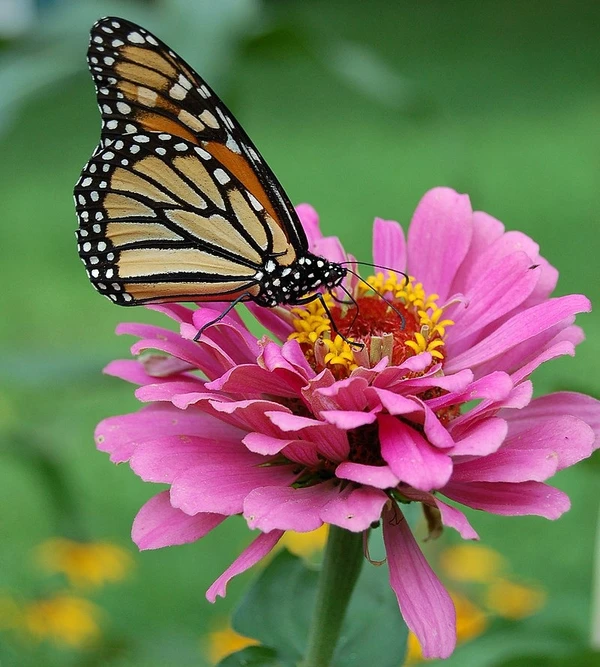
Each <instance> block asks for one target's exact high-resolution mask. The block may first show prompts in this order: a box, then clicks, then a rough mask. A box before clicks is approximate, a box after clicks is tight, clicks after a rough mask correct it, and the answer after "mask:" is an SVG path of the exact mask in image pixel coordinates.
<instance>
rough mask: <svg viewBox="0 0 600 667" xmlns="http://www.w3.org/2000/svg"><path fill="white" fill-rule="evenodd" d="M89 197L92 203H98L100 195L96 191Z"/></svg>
mask: <svg viewBox="0 0 600 667" xmlns="http://www.w3.org/2000/svg"><path fill="white" fill-rule="evenodd" d="M90 197H91V198H92V201H98V199H100V195H99V194H98V193H97V192H96V191H94V192H90Z"/></svg>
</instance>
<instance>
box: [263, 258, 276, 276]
mask: <svg viewBox="0 0 600 667" xmlns="http://www.w3.org/2000/svg"><path fill="white" fill-rule="evenodd" d="M276 268H277V265H276V264H275V262H274V261H273V260H272V259H270V260H269V261H268V262H267V263H266V264H265V271H266V272H267V273H273V271H275V269H276Z"/></svg>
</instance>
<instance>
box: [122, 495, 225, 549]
mask: <svg viewBox="0 0 600 667" xmlns="http://www.w3.org/2000/svg"><path fill="white" fill-rule="evenodd" d="M226 518H227V517H225V516H221V515H220V514H197V515H196V516H189V515H188V514H184V513H183V512H182V511H181V510H178V509H175V508H173V507H172V506H171V503H170V502H169V492H168V491H163V492H162V493H159V494H158V495H157V496H154V498H150V500H149V501H148V502H147V503H146V504H145V505H144V506H143V507H142V508H141V509H140V511H139V512H138V514H137V516H136V517H135V520H134V522H133V527H132V530H131V538H132V539H133V541H134V542H135V543H136V544H137V546H138V547H139V548H140V549H141V550H142V551H144V550H146V549H160V548H161V547H170V546H173V545H175V544H187V543H189V542H195V541H196V540H199V539H200V538H201V537H204V536H205V535H206V534H207V533H209V532H210V531H211V530H212V529H213V528H215V527H216V526H218V525H219V524H220V523H221V522H222V521H224V520H225V519H226Z"/></svg>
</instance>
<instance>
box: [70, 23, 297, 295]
mask: <svg viewBox="0 0 600 667" xmlns="http://www.w3.org/2000/svg"><path fill="white" fill-rule="evenodd" d="M88 62H89V66H90V71H91V72H92V76H93V78H94V82H95V84H96V89H97V95H98V105H99V108H100V112H101V114H102V121H103V124H102V137H101V142H100V145H99V147H98V149H97V151H96V152H95V154H94V156H93V157H92V160H91V161H90V163H89V164H88V165H87V167H86V169H85V170H84V172H83V173H82V177H81V179H80V181H79V183H78V185H77V187H76V193H75V194H76V199H77V200H78V201H77V204H78V213H79V216H80V222H81V226H82V229H81V232H82V233H83V232H84V231H86V232H87V233H88V235H89V236H91V235H92V233H94V238H96V239H97V243H100V244H102V243H105V244H106V246H107V248H108V247H110V246H113V247H114V246H115V238H113V234H116V232H115V229H116V227H115V226H114V225H115V224H117V222H114V224H113V223H112V222H111V223H108V224H105V225H101V226H100V231H99V232H97V233H96V232H93V230H94V228H96V229H97V228H98V225H97V224H96V225H95V227H94V224H95V222H98V221H97V220H96V217H97V216H101V215H105V216H107V219H108V218H109V217H110V216H112V218H113V219H114V218H115V217H116V218H118V224H120V225H121V227H120V228H119V233H118V237H119V239H121V240H123V239H125V238H126V239H127V240H128V242H129V243H136V242H137V243H138V244H139V247H140V248H145V247H150V248H162V249H163V250H166V249H168V250H169V251H174V250H173V249H174V248H175V247H177V248H178V249H183V248H185V249H187V250H188V251H191V250H194V249H195V250H202V249H206V248H208V250H207V251H208V252H209V253H211V254H214V255H216V256H218V257H220V258H221V259H225V258H229V259H232V261H237V262H238V263H239V264H240V265H241V266H243V267H244V268H254V269H255V272H256V271H257V270H258V269H259V268H260V267H261V266H264V265H265V264H266V263H267V262H268V261H269V259H270V258H271V257H272V256H273V255H275V256H277V257H278V260H277V261H278V263H280V264H286V265H287V264H292V263H293V262H294V261H295V260H296V258H297V256H298V255H302V254H304V252H305V251H306V249H307V241H306V236H305V234H304V231H303V230H302V227H301V225H300V222H299V220H298V218H297V216H296V213H295V211H294V209H293V207H292V205H291V204H290V202H289V200H288V198H287V196H286V195H285V192H284V191H283V189H282V188H281V186H280V185H279V183H278V182H277V180H276V178H275V176H274V175H273V173H272V172H271V170H270V169H269V167H268V166H267V165H266V163H265V162H264V160H263V159H262V157H261V156H260V155H259V153H258V151H257V150H256V148H255V147H254V146H253V144H252V142H251V141H250V139H249V138H248V136H247V135H246V133H245V132H244V130H243V129H242V128H241V127H240V125H239V124H238V123H237V122H236V121H235V120H234V119H233V117H232V115H231V114H230V112H229V111H228V110H227V108H226V107H225V105H223V103H222V102H221V100H220V99H219V98H218V97H217V95H216V94H215V93H214V92H213V91H212V90H211V89H210V88H209V86H208V85H207V84H206V83H205V82H204V81H203V80H202V79H201V78H200V77H199V76H198V75H197V74H196V73H195V72H194V70H193V69H192V68H191V67H190V66H189V65H187V64H186V63H185V62H184V61H183V60H182V59H181V58H179V57H178V56H177V55H176V54H175V53H174V52H173V51H171V50H170V49H169V48H168V47H167V46H166V45H165V44H163V43H162V42H161V41H160V40H159V39H158V38H157V37H155V36H154V35H152V34H151V33H149V32H148V31H146V30H145V29H143V28H141V27H139V26H136V25H134V24H132V23H129V22H128V21H124V20H123V19H120V18H118V19H117V18H106V19H102V20H100V21H99V22H98V23H96V24H95V25H94V27H93V28H92V32H91V39H90V48H89V52H88ZM136 137H144V138H146V139H147V141H143V140H141V141H138V140H136ZM160 137H168V139H160ZM178 140H179V141H178ZM161 142H162V143H161ZM178 144H179V145H180V146H186V151H182V152H187V153H188V154H189V155H192V154H193V155H194V156H195V157H194V160H195V162H194V166H193V168H192V163H191V161H190V162H189V164H187V163H185V161H183V160H182V159H181V158H182V157H183V156H182V155H179V154H178V152H177V148H176V146H177V145H178ZM121 145H122V147H121ZM116 146H118V147H117V148H115V147H116ZM136 147H137V152H135V153H131V150H132V148H133V150H134V151H135V150H136ZM194 148H197V149H198V151H197V152H194V151H193V149H194ZM106 152H108V153H109V154H115V156H116V157H115V158H114V159H111V158H109V159H108V160H107V159H106V158H105V157H102V156H103V155H104V156H105V155H106ZM123 160H126V161H128V162H129V164H122V161H123ZM174 161H178V162H179V163H180V164H179V166H175V165H174V164H173V162H174ZM119 162H120V164H117V163H119ZM107 165H109V168H108V173H109V174H110V178H104V179H103V181H98V184H97V185H98V187H97V188H96V189H90V188H92V186H91V185H83V184H84V183H88V181H89V179H90V178H91V179H92V181H94V179H95V176H94V174H99V170H102V169H106V168H107ZM94 168H95V169H96V171H95V172H92V173H90V169H94ZM105 173H106V172H105ZM101 183H104V186H101ZM86 189H88V190H89V192H87V194H86V192H85V190H86ZM94 192H95V193H96V194H95V195H94V197H95V198H96V199H94V198H92V194H93V193H94ZM124 198H125V199H124ZM126 200H130V201H126ZM200 200H202V201H204V202H206V205H207V207H206V209H202V207H201V204H200ZM131 201H133V202H135V203H134V204H131ZM82 202H83V203H82ZM173 202H175V203H173ZM124 211H128V214H127V215H125V214H124ZM200 212H201V213H202V216H203V219H204V220H205V222H204V223H202V224H200V223H199V222H198V216H199V215H200ZM209 213H210V215H209ZM84 215H86V217H87V219H84V217H83V216H84ZM211 215H212V216H215V217H213V218H212V222H211V217H210V216H211ZM125 225H128V226H127V227H126V226H125ZM228 225H229V228H228ZM159 228H160V229H159ZM182 229H185V230H186V233H185V235H183V236H182V239H177V238H175V237H174V234H177V235H180V236H181V231H182ZM229 230H230V233H231V237H232V240H231V243H230V245H229V246H228V245H227V243H225V244H224V245H223V237H227V236H228V235H229ZM138 232H139V233H140V236H139V237H137V236H136V234H137V233H138ZM81 240H82V241H83V244H82V245H81V248H84V247H88V245H86V244H91V239H90V238H87V239H86V237H85V236H84V238H83V239H81ZM169 244H170V245H169ZM171 246H173V247H171ZM101 247H103V246H101ZM119 247H121V246H119ZM129 249H130V248H126V250H129ZM131 250H133V248H131ZM238 251H242V252H238ZM80 252H81V254H82V258H83V259H84V263H85V264H86V266H87V268H88V270H89V271H90V272H91V278H92V280H93V281H97V280H100V279H99V277H98V276H99V275H100V271H101V268H102V267H100V266H95V265H94V266H91V259H92V258H93V257H96V259H98V264H100V257H98V256H97V255H93V254H91V255H88V254H86V252H87V251H84V250H81V251H80ZM122 253H124V250H117V252H112V253H107V254H112V255H113V256H114V259H113V260H106V258H105V259H104V260H103V261H104V264H103V266H106V268H107V270H108V271H109V273H110V269H112V270H113V275H114V274H115V273H116V274H117V275H116V280H115V281H114V282H115V284H119V285H120V286H121V289H122V290H123V291H122V292H121V293H122V294H123V295H124V296H123V297H122V298H121V297H120V296H118V295H117V294H115V293H112V292H110V291H106V292H105V293H107V294H109V295H110V294H111V293H112V294H113V296H114V297H116V300H117V302H119V303H139V302H140V301H142V300H143V301H144V302H145V301H150V300H155V301H159V300H165V298H169V299H173V300H174V299H175V296H178V295H175V294H171V292H172V289H171V286H170V282H171V281H173V282H178V283H180V287H181V281H175V278H174V276H176V275H177V276H179V273H181V272H179V273H177V274H176V273H173V272H170V271H164V270H163V271H161V272H159V273H158V274H153V275H155V278H156V280H155V281H149V282H148V284H155V285H156V292H155V293H152V290H151V288H148V289H147V290H146V292H144V296H143V297H141V296H140V294H141V292H139V291H138V292H129V291H127V289H126V288H125V286H126V285H127V284H130V283H127V282H126V281H125V279H124V276H122V275H121V274H122V273H123V270H124V267H122V268H121V267H120V263H121V262H122V261H123V259H122V258H123V257H129V256H130V255H123V254H122ZM163 254H164V253H163ZM138 255H139V256H140V258H141V257H142V255H141V253H138ZM162 256H163V255H161V254H159V255H157V256H156V257H155V259H156V262H155V261H152V262H150V263H151V264H152V266H153V267H155V268H157V267H158V265H157V262H158V260H159V257H162ZM197 258H198V259H200V256H198V257H197ZM145 259H146V260H149V259H150V258H149V257H148V256H146V257H145ZM178 259H183V255H180V256H179V257H178ZM191 261H192V254H191V253H188V261H186V262H184V265H185V266H186V267H189V266H190V262H191ZM111 262H113V263H114V265H111V266H108V263H111ZM203 266H204V268H205V269H206V265H203ZM120 268H121V270H120V271H119V269H120ZM95 270H96V271H97V272H98V276H96V275H95ZM184 273H186V275H188V274H189V275H191V274H192V273H193V274H194V276H195V277H194V279H198V280H199V281H201V282H202V283H203V284H202V285H200V286H199V289H198V290H197V291H196V293H194V294H191V292H192V291H193V290H192V288H191V287H190V288H189V290H190V291H189V292H187V291H186V292H185V294H184V293H183V292H181V293H180V294H179V296H186V298H188V299H190V300H191V297H194V298H195V299H196V300H207V299H208V298H213V297H212V292H211V294H210V295H209V294H208V293H207V290H208V291H210V290H211V289H212V288H209V287H207V285H205V284H204V283H205V282H206V283H209V282H210V284H212V285H217V284H218V282H217V277H222V275H223V274H222V273H221V272H215V274H214V275H213V281H212V282H211V281H207V280H206V279H205V278H201V277H199V276H198V275H197V274H198V273H202V272H198V271H196V272H195V273H194V272H189V271H186V272H184ZM204 273H206V271H204ZM225 275H227V276H229V274H225ZM165 276H170V277H169V278H168V279H166V278H165ZM120 281H121V282H120ZM225 282H229V280H228V281H225ZM238 282H239V281H238ZM95 284H96V285H101V284H106V281H105V280H103V282H101V283H100V282H95ZM165 285H166V286H167V287H165ZM100 289H102V288H101V287H100ZM173 289H176V287H173ZM240 289H244V286H241V287H240ZM231 294H232V292H225V291H221V292H220V295H221V296H226V295H227V296H230V295H231ZM125 295H129V297H130V298H129V299H127V298H126V296H125ZM250 295H251V296H252V293H250ZM113 300H115V299H113Z"/></svg>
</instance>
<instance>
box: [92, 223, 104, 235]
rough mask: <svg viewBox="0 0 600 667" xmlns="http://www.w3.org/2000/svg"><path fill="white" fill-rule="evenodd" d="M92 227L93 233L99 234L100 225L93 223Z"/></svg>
mask: <svg viewBox="0 0 600 667" xmlns="http://www.w3.org/2000/svg"><path fill="white" fill-rule="evenodd" d="M92 229H93V230H94V234H100V230H101V229H102V227H100V225H94V226H93V227H92Z"/></svg>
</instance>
